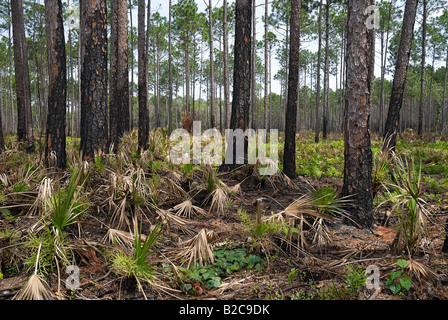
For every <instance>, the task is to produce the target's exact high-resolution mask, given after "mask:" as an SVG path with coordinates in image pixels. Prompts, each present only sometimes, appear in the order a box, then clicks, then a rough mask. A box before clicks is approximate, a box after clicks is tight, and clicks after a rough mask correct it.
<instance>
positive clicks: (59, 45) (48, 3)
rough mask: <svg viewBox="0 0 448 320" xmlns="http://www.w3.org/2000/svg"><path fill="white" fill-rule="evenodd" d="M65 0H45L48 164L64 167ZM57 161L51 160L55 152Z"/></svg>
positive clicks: (65, 91) (65, 86)
mask: <svg viewBox="0 0 448 320" xmlns="http://www.w3.org/2000/svg"><path fill="white" fill-rule="evenodd" d="M62 13H63V9H62V2H61V0H45V18H46V24H47V46H48V70H49V72H48V76H49V95H48V113H47V128H46V146H45V159H46V164H47V166H51V165H55V166H57V167H58V168H60V169H64V168H65V165H66V158H67V157H66V147H65V146H66V135H65V127H66V98H67V78H66V74H67V70H66V68H67V67H66V52H65V38H64V22H63V19H62ZM52 154H54V155H55V156H56V163H51V161H50V159H51V158H52V157H51V155H52Z"/></svg>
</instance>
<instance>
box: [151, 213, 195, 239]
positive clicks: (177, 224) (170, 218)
mask: <svg viewBox="0 0 448 320" xmlns="http://www.w3.org/2000/svg"><path fill="white" fill-rule="evenodd" d="M156 212H157V214H158V215H159V217H160V218H161V219H162V221H163V223H165V224H167V225H168V227H169V228H173V229H175V230H180V231H182V232H183V233H185V234H189V235H192V234H194V231H193V230H192V229H191V228H190V225H191V224H192V221H190V220H185V219H183V218H181V217H179V216H177V215H175V214H173V213H171V212H170V211H168V210H163V209H160V208H157V209H156Z"/></svg>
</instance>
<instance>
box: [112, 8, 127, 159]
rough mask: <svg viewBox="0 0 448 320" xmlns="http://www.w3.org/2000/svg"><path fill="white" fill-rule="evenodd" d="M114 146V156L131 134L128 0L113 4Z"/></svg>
mask: <svg viewBox="0 0 448 320" xmlns="http://www.w3.org/2000/svg"><path fill="white" fill-rule="evenodd" d="M110 38H111V43H110V102H109V125H110V129H109V130H110V142H111V143H113V146H114V152H116V151H117V150H118V145H119V143H120V139H121V138H122V136H123V134H124V133H125V132H127V131H129V72H128V71H129V66H128V43H127V41H128V15H127V3H126V0H116V1H112V2H111V37H110Z"/></svg>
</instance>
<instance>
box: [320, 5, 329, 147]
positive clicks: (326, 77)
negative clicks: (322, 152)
mask: <svg viewBox="0 0 448 320" xmlns="http://www.w3.org/2000/svg"><path fill="white" fill-rule="evenodd" d="M324 64H325V66H324V107H323V115H322V116H323V121H322V136H323V138H324V139H327V133H328V114H329V112H330V110H329V107H330V106H329V100H328V96H329V91H330V87H329V84H330V81H329V80H330V0H327V2H326V3H325V62H324Z"/></svg>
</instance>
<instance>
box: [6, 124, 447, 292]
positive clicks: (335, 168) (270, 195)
mask: <svg viewBox="0 0 448 320" xmlns="http://www.w3.org/2000/svg"><path fill="white" fill-rule="evenodd" d="M152 139H157V138H156V137H153V138H152ZM12 141H13V138H10V139H9V143H10V151H11V152H9V153H8V152H6V155H5V154H4V155H2V158H1V162H0V173H1V174H2V175H3V176H0V177H1V178H2V179H1V180H2V181H1V184H0V185H1V197H0V200H1V201H0V207H1V210H0V212H1V213H0V259H1V264H0V299H3V300H9V299H12V298H13V297H14V296H16V294H17V293H18V292H20V290H21V289H22V288H23V286H24V284H25V283H26V282H27V280H28V279H29V277H30V275H31V274H32V273H33V271H34V270H35V268H34V266H35V263H34V262H35V259H36V251H37V250H36V249H37V247H36V245H35V243H36V239H39V241H41V243H42V242H45V240H42V239H45V236H44V235H45V230H50V225H51V224H49V223H48V221H49V218H48V217H47V218H46V217H45V215H44V211H45V210H44V209H42V207H39V206H36V203H38V200H37V199H39V197H40V195H41V192H40V191H41V190H42V189H40V188H41V186H42V182H43V181H44V177H52V178H53V179H54V181H57V180H58V179H60V180H59V181H61V183H62V185H64V184H63V183H64V181H65V185H66V181H67V180H68V179H67V177H68V176H69V174H70V169H69V170H68V171H67V173H60V172H59V173H57V172H53V173H48V172H47V171H44V169H43V168H42V166H40V165H39V164H38V161H39V159H38V157H36V156H34V157H33V156H30V155H24V154H22V153H20V156H19V155H18V154H19V152H13V151H14V150H16V151H17V149H14V143H13V142H12ZM152 142H153V143H155V145H160V146H163V145H164V144H163V143H160V144H158V143H157V141H152ZM71 143H73V144H74V145H75V147H73V146H72V147H73V149H74V150H75V151H73V152H72V153H70V154H69V156H68V158H69V163H70V165H69V166H70V167H71V166H76V165H75V164H76V163H78V164H80V166H82V164H81V163H80V162H79V159H76V156H75V154H76V142H71ZM133 146H134V144H132V145H131V146H129V148H130V149H129V150H132V149H131V148H132V147H133ZM379 147H380V142H379V141H375V142H373V146H372V149H373V151H374V152H377V151H378V150H379ZM165 148H166V146H165ZM297 150H298V156H297V158H298V172H299V176H298V177H297V178H296V179H294V180H292V181H291V180H288V179H286V178H285V177H283V176H282V175H276V176H274V177H270V178H263V177H260V176H258V175H256V174H254V173H253V171H252V169H251V168H248V167H244V168H242V169H240V170H236V171H232V172H219V171H217V170H216V171H212V172H211V173H209V174H210V175H209V176H206V172H207V169H205V168H203V167H202V166H201V167H198V168H193V169H192V168H190V167H183V168H181V169H180V170H179V171H177V172H176V171H175V170H173V169H172V167H170V166H165V165H163V161H162V159H163V155H164V153H166V150H163V148H161V149H158V148H153V149H152V150H150V151H151V152H152V155H151V156H149V157H150V158H147V159H144V160H141V158H139V159H140V160H136V158H137V157H135V155H132V154H131V153H129V155H128V156H124V155H122V158H121V160H122V163H120V164H117V162H115V160H110V159H109V160H107V161H106V160H104V161H103V162H101V161H95V163H94V164H93V165H91V167H89V168H86V167H84V170H85V171H89V180H88V182H87V184H86V185H85V186H83V187H82V189H83V190H84V191H83V192H82V194H81V196H80V199H82V200H83V201H84V204H86V205H87V206H88V210H86V212H84V213H82V214H81V215H80V216H79V217H80V218H79V223H76V224H72V225H70V226H67V227H66V228H65V229H64V233H65V235H66V237H65V241H66V244H65V246H66V248H67V249H68V252H69V253H70V261H71V263H69V264H73V262H72V261H75V264H76V266H78V267H79V270H80V285H79V288H78V289H76V290H70V289H67V288H66V285H65V281H68V280H69V274H66V273H65V272H64V269H63V266H64V263H63V261H62V260H61V259H60V257H58V256H57V255H56V254H53V255H51V254H49V253H48V252H47V251H51V250H54V248H53V249H48V250H47V251H45V255H44V254H43V253H42V257H41V259H42V260H39V266H38V271H39V274H41V276H42V278H43V279H44V280H45V282H46V285H48V288H49V290H50V291H51V292H52V296H53V297H56V298H59V299H80V300H84V299H92V300H120V299H126V300H142V299H145V298H146V299H158V300H160V299H162V300H168V299H196V300H198V299H199V300H201V299H202V300H213V299H218V300H227V299H236V300H254V299H255V300H289V299H294V300H392V299H393V300H395V299H403V300H411V299H418V300H446V299H448V274H447V270H448V254H446V253H443V252H442V246H443V244H444V240H445V236H446V233H447V230H445V225H446V223H447V222H446V220H447V217H448V179H447V177H448V142H446V140H443V139H441V137H439V136H436V135H431V134H428V136H427V137H426V138H424V139H423V140H418V139H416V138H415V136H414V134H413V133H407V134H405V135H403V136H402V137H401V139H400V141H399V143H398V145H397V154H398V153H399V154H401V155H408V156H411V155H412V156H413V157H415V158H416V159H417V160H419V163H420V169H421V170H422V173H423V178H422V182H421V186H420V187H421V194H422V195H423V196H424V199H425V201H426V204H425V207H426V208H427V209H428V210H429V212H430V213H431V220H429V221H428V228H427V230H428V233H427V234H425V236H424V237H422V238H420V239H419V242H418V247H417V248H416V249H415V250H414V252H413V253H412V255H409V253H408V252H407V251H406V250H405V248H404V247H403V246H400V243H398V245H397V239H398V238H397V234H398V230H400V225H399V223H398V219H397V216H396V215H395V214H394V212H393V211H394V210H395V209H393V208H392V206H393V204H392V203H385V204H382V203H383V201H385V199H386V198H387V197H386V192H384V190H383V191H382V192H381V191H379V192H378V195H377V197H376V198H375V204H376V209H375V212H374V218H375V224H374V227H373V228H372V229H365V228H364V229H363V228H359V227H357V226H354V225H352V224H347V223H343V219H330V220H331V221H325V220H319V222H318V219H317V218H316V216H313V215H312V214H311V215H309V216H307V214H306V212H308V211H306V210H304V211H303V212H302V213H301V216H300V217H301V218H303V219H302V220H301V219H298V216H297V215H296V216H294V219H292V218H291V217H293V216H292V215H289V216H288V215H287V214H285V209H287V208H290V207H291V205H292V204H294V203H295V201H296V200H298V199H303V196H304V195H309V194H312V193H313V192H315V191H316V190H321V189H322V188H326V187H334V188H335V189H336V190H340V188H341V187H342V176H341V172H342V168H343V143H342V141H341V139H340V137H333V138H332V139H328V140H327V141H323V142H320V143H319V145H315V144H314V143H312V142H311V138H310V137H309V136H307V135H303V136H299V137H298V146H297ZM154 154H155V155H156V156H153V155H154ZM36 159H37V160H36ZM124 159H125V160H126V161H129V162H128V164H130V163H133V164H134V165H135V167H137V168H140V169H141V171H139V170H135V171H132V172H131V173H129V172H128V171H129V167H130V165H126V164H125V165H123V162H126V161H124ZM148 159H149V160H148ZM140 161H142V162H140ZM142 163H144V164H145V165H142ZM170 168H171V169H170ZM138 172H141V173H142V177H143V179H146V180H145V183H144V184H145V186H150V187H151V188H150V189H148V190H151V191H150V195H149V196H148V197H150V198H151V199H152V200H151V202H152V203H154V204H157V205H156V206H154V205H146V202H147V201H139V200H138V199H137V200H136V199H135V197H133V196H134V194H132V199H133V200H134V202H131V201H130V199H129V197H126V196H124V197H121V198H120V190H121V192H123V193H124V191H123V190H125V188H124V187H123V186H122V188H123V189H120V190H119V187H116V189H113V186H116V185H120V182H122V183H123V185H124V184H125V181H126V180H125V179H123V180H120V177H126V176H130V177H132V178H133V179H131V181H133V182H134V185H133V186H134V187H135V184H136V183H137V182H138V180H139V178H138V177H139V176H138ZM61 176H62V177H64V178H58V177H61ZM211 177H212V179H213V181H211V180H210V179H211ZM114 181H115V182H114ZM210 183H214V185H215V188H214V190H216V189H220V187H219V186H226V190H232V191H231V192H230V191H227V192H226V197H225V202H224V205H225V207H224V208H219V207H217V204H216V203H214V201H213V199H212V198H211V197H208V196H209V195H210V192H207V190H208V189H207V184H210ZM235 186H237V187H238V188H236V187H235ZM232 187H235V188H233V189H232ZM54 188H56V184H55V185H54ZM223 189H224V188H223ZM117 190H118V191H117ZM209 191H210V190H209ZM142 194H143V192H142ZM142 194H140V195H142ZM112 195H114V196H112ZM125 199H127V202H126V203H125V202H124V200H125ZM186 199H191V201H192V204H193V205H195V206H197V207H195V208H200V209H202V210H204V211H201V210H200V209H196V211H197V212H199V213H198V214H196V215H195V214H194V213H191V216H184V215H182V214H180V213H179V212H178V211H176V209H175V206H176V205H178V204H180V203H183V201H185V200H186ZM257 199H258V200H261V199H262V202H261V204H262V205H261V206H260V207H258V206H257ZM217 201H218V200H217ZM120 204H122V205H123V207H122V208H124V210H119V208H120ZM380 204H382V205H380ZM42 206H44V205H42ZM36 208H37V209H36ZM176 212H177V213H178V214H176ZM192 212H193V211H192ZM257 212H259V214H260V215H261V222H260V221H258V222H256V221H257ZM304 216H306V217H305V218H304ZM135 217H137V218H138V220H139V221H141V230H142V233H144V234H147V233H148V232H145V230H146V231H147V230H151V228H153V227H154V226H155V225H157V224H158V223H162V224H163V226H162V235H161V236H160V237H159V239H158V240H157V243H156V247H155V248H156V250H155V253H154V254H153V255H152V256H151V257H150V259H151V261H152V264H151V266H152V278H151V279H150V280H149V281H146V280H145V279H143V278H140V279H137V280H138V281H137V280H136V278H133V277H127V276H126V275H124V274H123V273H122V272H120V269H119V268H118V266H117V264H116V260H114V257H117V255H118V254H117V252H124V253H125V254H127V255H132V242H133V241H132V240H131V241H130V242H129V243H127V242H126V239H128V238H126V235H125V234H126V233H127V236H129V235H130V236H132V233H131V232H129V231H128V230H130V229H132V227H131V226H132V225H133V219H134V218H135ZM120 219H122V220H120ZM117 221H118V222H117ZM120 221H122V224H120ZM316 222H318V223H317V224H316ZM260 225H262V226H263V228H260ZM319 228H320V229H319ZM318 229H319V230H320V232H318V231H317V230H318ZM204 230H205V233H201V232H202V231H204ZM112 231H114V232H115V233H114V237H111V234H112ZM120 232H121V233H120ZM201 234H205V235H206V236H205V238H206V240H204V242H203V243H201V244H200V243H199V242H200V241H199V240H198V241H197V242H192V241H191V240H192V239H198V237H197V236H199V235H201ZM299 235H300V236H299ZM111 239H112V240H111ZM110 240H111V241H110ZM201 245H202V246H203V247H202V248H198V246H199V247H200V246H201ZM204 246H205V247H206V248H209V249H210V250H211V251H213V252H214V261H207V255H206V254H205V256H203V261H204V263H203V265H201V264H194V263H191V264H190V266H188V258H189V257H191V256H192V255H193V253H192V252H193V251H192V250H197V251H196V254H197V255H200V253H199V252H201V253H203V252H206V251H207V250H204ZM193 247H194V249H192V248H193ZM42 250H44V249H43V247H42ZM42 252H44V251H42ZM189 254H190V255H189ZM33 256H34V260H32V259H30V257H33ZM196 257H197V256H196ZM208 258H209V257H208ZM192 259H193V258H192ZM58 260H59V263H58V262H56V263H55V261H58ZM193 260H194V259H193ZM114 261H115V262H114ZM366 270H367V271H369V272H371V271H372V270H373V271H372V272H373V273H371V274H370V273H369V272H367V271H366ZM369 275H371V276H372V277H369V278H368V279H367V280H366V277H367V276H369ZM376 275H377V276H378V280H379V283H378V285H377V286H374V287H373V288H370V289H368V288H367V287H366V285H365V284H366V281H367V283H375V278H374V276H376Z"/></svg>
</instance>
